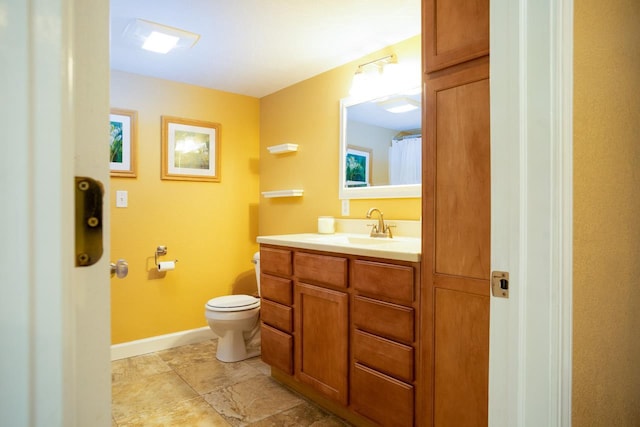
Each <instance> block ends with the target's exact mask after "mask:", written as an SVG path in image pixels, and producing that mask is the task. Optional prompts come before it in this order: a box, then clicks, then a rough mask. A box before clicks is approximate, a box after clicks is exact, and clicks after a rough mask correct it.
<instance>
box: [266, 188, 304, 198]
mask: <svg viewBox="0 0 640 427" xmlns="http://www.w3.org/2000/svg"><path fill="white" fill-rule="evenodd" d="M302 193H304V190H276V191H263V192H262V196H263V197H265V198H267V199H270V198H273V197H302Z"/></svg>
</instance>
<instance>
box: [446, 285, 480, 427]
mask: <svg viewBox="0 0 640 427" xmlns="http://www.w3.org/2000/svg"><path fill="white" fill-rule="evenodd" d="M434 323H435V381H434V382H435V386H434V397H435V400H434V407H435V408H434V409H435V411H434V412H435V414H434V425H437V426H486V425H487V423H488V418H487V417H488V412H487V410H488V409H487V408H488V405H489V393H488V387H487V384H488V381H489V296H483V295H473V294H467V293H464V292H458V291H450V290H447V289H436V291H435V322H434Z"/></svg>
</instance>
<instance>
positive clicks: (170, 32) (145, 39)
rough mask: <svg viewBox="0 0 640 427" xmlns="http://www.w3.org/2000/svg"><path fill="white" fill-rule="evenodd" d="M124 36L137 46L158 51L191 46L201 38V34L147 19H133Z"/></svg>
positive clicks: (163, 51) (166, 51) (164, 51)
mask: <svg viewBox="0 0 640 427" xmlns="http://www.w3.org/2000/svg"><path fill="white" fill-rule="evenodd" d="M123 36H124V37H125V38H126V39H128V40H130V41H131V42H132V43H133V44H135V45H136V46H139V47H141V48H142V49H145V50H149V51H151V52H157V53H168V52H169V51H171V50H173V49H182V48H190V47H193V45H195V44H196V43H197V42H198V40H200V35H199V34H195V33H191V32H189V31H185V30H181V29H179V28H174V27H169V26H167V25H162V24H158V23H157V22H151V21H147V20H145V19H135V20H133V21H132V22H131V23H130V24H129V25H127V28H125V30H124V33H123Z"/></svg>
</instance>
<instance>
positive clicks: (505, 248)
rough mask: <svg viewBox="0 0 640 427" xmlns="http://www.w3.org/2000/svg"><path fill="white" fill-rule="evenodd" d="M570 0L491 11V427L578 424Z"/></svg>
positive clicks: (507, 0)
mask: <svg viewBox="0 0 640 427" xmlns="http://www.w3.org/2000/svg"><path fill="white" fill-rule="evenodd" d="M572 22H573V0H536V1H528V0H517V1H512V0H491V25H490V28H491V197H492V206H491V258H492V259H491V268H492V270H499V271H508V272H509V273H510V286H509V288H510V289H509V299H508V300H507V299H501V298H494V297H492V299H491V325H490V349H489V354H490V359H489V425H491V426H505V427H511V426H550V427H551V426H562V425H564V426H569V425H571V283H572V278H571V277H572V276H571V270H572V256H571V253H572V242H571V239H572V238H571V236H572V208H571V200H572V179H571V176H572V149H571V147H572V135H571V134H572V126H571V125H572V80H573V75H572V55H573V38H572V31H573V25H572Z"/></svg>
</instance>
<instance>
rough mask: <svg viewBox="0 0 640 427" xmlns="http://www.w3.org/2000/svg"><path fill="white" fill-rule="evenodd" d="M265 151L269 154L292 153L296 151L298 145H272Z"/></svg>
mask: <svg viewBox="0 0 640 427" xmlns="http://www.w3.org/2000/svg"><path fill="white" fill-rule="evenodd" d="M267 150H269V153H271V154H281V153H293V152H294V151H298V144H279V145H272V146H271V147H267Z"/></svg>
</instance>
